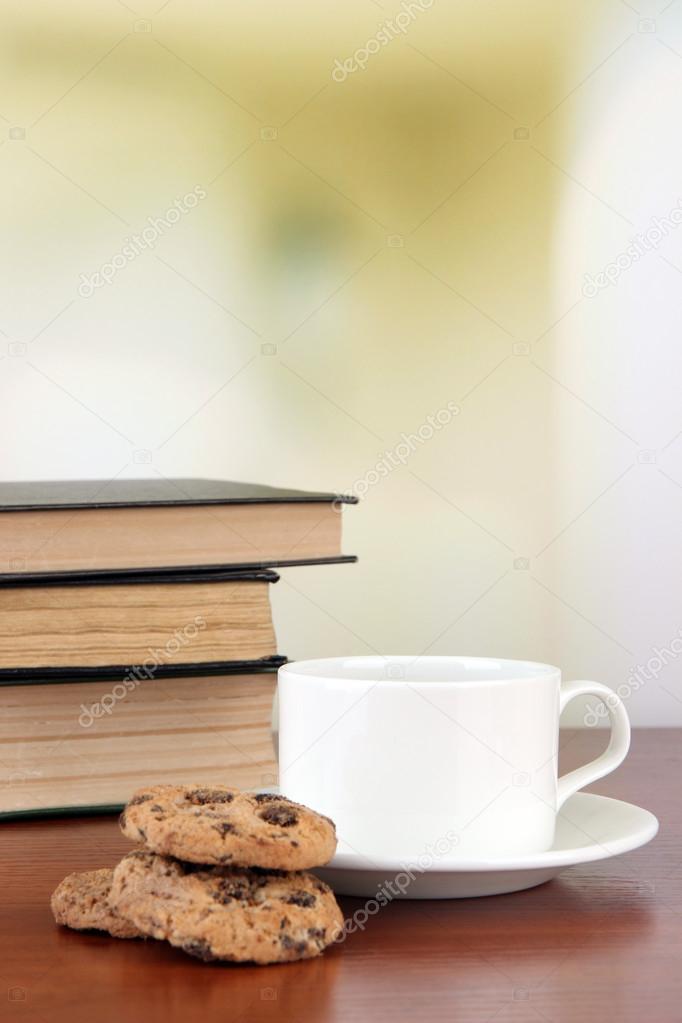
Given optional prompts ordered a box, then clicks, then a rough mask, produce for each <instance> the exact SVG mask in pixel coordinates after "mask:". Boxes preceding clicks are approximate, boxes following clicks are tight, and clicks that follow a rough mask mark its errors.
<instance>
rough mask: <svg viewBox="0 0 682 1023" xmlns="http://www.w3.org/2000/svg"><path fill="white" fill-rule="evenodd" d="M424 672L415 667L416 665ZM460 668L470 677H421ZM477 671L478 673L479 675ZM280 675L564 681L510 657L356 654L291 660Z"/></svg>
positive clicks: (339, 679) (421, 681)
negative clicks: (438, 671)
mask: <svg viewBox="0 0 682 1023" xmlns="http://www.w3.org/2000/svg"><path fill="white" fill-rule="evenodd" d="M418 663H419V664H420V666H422V667H423V665H427V668H426V670H425V671H421V672H420V670H419V668H415V666H416V665H417V664H418ZM455 667H457V668H458V669H459V674H460V675H463V674H466V672H467V671H468V672H469V673H470V677H460V678H457V677H455V678H448V677H446V675H443V677H440V678H436V677H431V678H429V677H422V676H428V674H429V673H431V674H432V675H433V674H435V672H436V671H437V670H440V671H443V672H447V671H449V670H452V669H454V668H455ZM476 672H478V674H476ZM279 675H280V676H288V677H297V676H298V677H299V678H309V679H316V680H317V681H319V682H336V683H341V684H353V683H365V684H371V685H373V686H374V685H377V686H389V687H390V686H395V685H396V683H400V682H403V683H409V684H410V685H425V686H442V685H443V684H453V685H457V686H462V687H466V686H481V685H504V684H510V683H515V682H522V681H526V682H528V681H538V682H540V681H548V680H554V679H558V680H560V679H561V669H560V668H558V667H556V666H555V665H552V664H545V663H543V662H542V661H530V660H520V659H515V658H508V657H479V656H468V655H449V654H425V655H419V656H417V657H411V656H409V655H406V654H397V655H389V654H386V655H380V654H371V655H363V654H360V655H355V656H350V657H318V658H312V659H308V660H301V661H290V662H288V663H287V664H283V665H282V666H281V667H280V669H279Z"/></svg>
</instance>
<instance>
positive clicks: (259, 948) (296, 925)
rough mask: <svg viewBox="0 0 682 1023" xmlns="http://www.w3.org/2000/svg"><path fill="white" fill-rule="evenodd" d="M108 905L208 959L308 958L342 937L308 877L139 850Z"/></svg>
mask: <svg viewBox="0 0 682 1023" xmlns="http://www.w3.org/2000/svg"><path fill="white" fill-rule="evenodd" d="M109 902H110V905H111V906H112V909H113V910H114V911H115V912H118V913H120V914H121V915H124V916H125V917H127V918H128V919H130V920H132V921H133V923H134V924H135V925H136V926H137V927H139V929H140V930H141V931H143V932H144V933H145V934H148V935H150V936H151V937H154V938H160V939H164V940H166V941H169V942H170V943H171V945H175V946H177V947H178V948H181V949H183V950H184V951H185V952H188V953H189V954H190V955H192V956H196V957H197V958H199V959H203V960H204V961H205V962H208V961H210V960H213V959H224V960H230V961H233V962H255V963H279V962H289V961H291V960H294V959H310V958H312V957H313V956H316V955H319V954H320V952H322V950H323V949H324V948H325V947H326V946H327V945H329V944H330V943H331V942H332V941H334V939H335V938H336V937H337V936H338V935H340V934H341V933H342V930H343V917H342V915H341V910H340V909H339V907H338V905H337V904H336V899H335V898H334V895H333V893H332V891H331V889H330V888H328V887H327V885H326V884H324V883H323V882H322V881H319V880H318V879H317V878H316V877H313V876H312V875H311V874H306V873H291V872H285V871H267V870H259V869H249V868H246V867H203V866H197V865H195V864H192V863H181V862H179V861H178V860H174V859H171V858H170V857H167V856H159V855H157V854H156V853H151V852H144V851H143V850H136V851H134V852H131V853H129V854H128V856H125V857H124V858H123V859H122V860H121V862H120V863H119V865H118V866H117V867H116V869H115V870H114V878H113V882H112V885H111V892H110V894H109Z"/></svg>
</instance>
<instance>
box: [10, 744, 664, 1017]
mask: <svg viewBox="0 0 682 1023" xmlns="http://www.w3.org/2000/svg"><path fill="white" fill-rule="evenodd" d="M604 742H605V734H604V733H603V732H601V733H599V732H595V731H592V730H586V731H584V732H577V733H568V734H564V735H562V769H566V768H568V767H571V766H575V765H576V764H578V763H580V762H584V761H586V760H587V759H589V758H590V757H591V756H593V755H594V753H595V751H596V750H597V749H598V748H599V746H601V745H603V744H604ZM681 768H682V731H679V730H675V729H669V730H667V729H665V730H664V729H660V730H649V729H642V730H638V731H636V732H635V734H634V736H633V746H632V750H631V753H630V755H629V757H628V759H627V761H626V763H625V764H624V765H623V766H622V767H621V768H620V769H619V770H618V771H617V772H616V773H615V774H614V775H612V776H611V777H610V778H607V779H604V780H603V781H602V782H600V783H599V784H597V785H595V786H593V789H592V791H598V792H602V793H604V794H606V795H612V796H616V797H618V798H620V799H626V800H628V801H630V802H634V803H638V804H639V805H640V806H644V807H646V808H647V809H649V810H651V811H653V812H654V813H655V814H656V815H657V816H658V817H659V819H660V821H661V830H660V832H659V834H658V836H657V838H655V839H654V841H653V842H652V843H650V844H649V845H648V846H646V847H644V848H642V849H640V850H637V851H636V852H632V853H629V854H627V855H624V856H621V857H619V858H617V859H613V860H607V861H602V862H597V863H593V864H588V865H586V866H584V867H572V868H570V869H568V870H567V871H566V872H565V873H564V874H562V875H561V877H560V878H558V879H556V880H554V881H551V882H550V883H549V884H546V885H542V886H541V887H538V888H534V889H531V890H529V891H525V892H519V893H517V894H513V895H502V896H495V897H492V898H485V899H466V900H457V901H450V902H438V901H433V902H431V901H429V902H393V903H391V904H389V905H388V906H386V907H385V908H383V909H382V910H381V911H380V912H379V913H378V914H377V915H376V916H374V917H372V918H371V919H370V920H369V921H368V923H367V926H366V928H365V929H364V931H358V932H356V933H355V934H353V935H352V936H350V937H349V938H348V939H347V940H346V942H345V943H344V944H343V945H339V946H336V947H334V948H333V949H331V950H330V951H329V952H327V953H326V954H325V955H324V956H322V957H320V958H319V959H315V960H310V961H308V962H302V963H290V964H287V965H279V966H268V967H255V966H237V965H218V964H209V965H205V964H203V963H201V962H199V961H197V960H193V959H191V958H190V957H188V956H186V955H185V954H184V953H183V952H181V951H179V950H175V949H173V948H171V947H170V946H168V945H166V944H165V943H163V942H156V941H148V942H137V941H117V940H115V939H113V938H108V937H103V936H98V935H90V934H83V933H77V932H70V931H67V930H65V929H63V928H58V927H56V926H55V924H54V922H53V920H52V917H51V914H50V910H49V905H48V902H49V896H50V893H51V891H52V889H53V888H54V887H55V885H56V884H57V883H58V882H59V881H60V880H61V878H62V877H63V876H64V875H65V874H67V873H69V872H71V871H74V870H85V869H91V868H94V867H96V866H104V865H113V864H114V863H115V862H116V860H117V858H118V857H120V855H121V854H122V853H124V852H126V851H127V850H128V849H129V844H128V843H127V842H126V840H125V839H124V838H123V837H122V836H121V834H120V833H119V831H118V828H117V825H116V822H115V820H113V819H111V818H89V819H88V818H74V819H62V820H58V821H46V820H45V821H27V822H11V823H10V822H7V823H4V824H2V825H0V885H1V889H2V890H1V892H0V894H1V896H2V904H1V905H2V908H1V910H0V914H1V923H0V1020H2V1021H4V1020H11V1021H15V1020H16V1021H20V1020H23V1021H26V1023H39V1021H50V1023H52V1021H61V1020H69V1021H71V1023H109V1021H111V1023H114V1021H115V1023H122V1021H124V1020H126V1021H131V1020H132V1021H138V1020H140V1021H143V1020H144V1021H145V1023H181V1021H182V1023H188V1021H193V1020H198V1021H213V1020H220V1021H223V1023H237V1021H241V1020H244V1021H247V1020H248V1021H255V1023H260V1021H273V1020H282V1021H292V1023H293V1021H297V1023H305V1021H312V1020H315V1021H323V1020H324V1021H332V1020H343V1021H345V1020H348V1021H350V1020H370V1019H371V1020H386V1021H391V1023H395V1021H400V1020H410V1021H414V1020H416V1019H419V1020H425V1021H429V1020H448V1021H451V1020H464V1021H469V1020H474V1021H492V1020H495V1021H498V1023H507V1021H510V1020H524V1021H528V1020H550V1021H562V1023H565V1021H572V1020H576V1021H577V1020H580V1021H581V1023H584V1021H600V1023H603V1021H605V1020H613V1021H629V1020H633V1021H635V1020H636V1021H637V1023H640V1021H644V1020H646V1021H651V1023H668V1021H673V1020H682V799H681V797H680V789H681V782H680V769H681ZM341 903H342V907H343V909H344V911H345V913H346V914H347V915H348V914H350V913H352V912H353V911H354V910H355V909H356V908H359V907H360V906H361V904H362V903H361V900H356V899H342V900H341Z"/></svg>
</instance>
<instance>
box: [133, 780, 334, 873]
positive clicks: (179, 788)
mask: <svg viewBox="0 0 682 1023" xmlns="http://www.w3.org/2000/svg"><path fill="white" fill-rule="evenodd" d="M120 824H121V829H122V831H123V834H124V835H126V836H127V837H128V838H130V839H132V840H133V841H134V842H143V843H144V844H145V845H146V847H147V848H148V849H151V850H152V851H153V852H156V853H161V854H162V855H164V856H174V857H176V858H177V859H180V860H188V861H190V862H191V863H208V864H226V865H229V866H249V867H266V868H275V869H277V870H306V869H307V868H309V867H318V866H322V865H323V864H324V863H327V862H328V861H329V860H330V859H331V858H332V856H333V855H334V850H335V849H336V829H335V827H334V823H333V821H330V820H329V818H328V817H323V816H321V814H318V813H315V812H314V811H313V810H309V809H308V807H306V806H301V805H299V804H298V803H292V802H291V800H289V799H285V798H284V796H279V795H275V794H274V793H272V794H267V793H266V794H258V795H252V794H250V793H248V792H240V791H239V789H233V788H228V786H226V785H210V786H208V785H206V786H202V785H154V786H150V787H149V788H146V789H140V790H139V792H136V793H135V795H134V796H133V798H132V799H131V800H130V802H129V803H128V805H127V806H126V808H125V810H124V811H123V813H122V814H121V818H120Z"/></svg>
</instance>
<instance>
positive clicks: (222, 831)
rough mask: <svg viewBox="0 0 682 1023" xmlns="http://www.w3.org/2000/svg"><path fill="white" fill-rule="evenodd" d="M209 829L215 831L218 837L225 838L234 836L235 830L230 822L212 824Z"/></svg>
mask: <svg viewBox="0 0 682 1023" xmlns="http://www.w3.org/2000/svg"><path fill="white" fill-rule="evenodd" d="M211 827H212V828H213V830H214V831H217V832H218V834H219V835H222V836H223V838H225V835H236V834H237V829H236V827H235V826H234V824H232V823H231V822H230V821H221V822H220V824H212V825H211Z"/></svg>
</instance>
